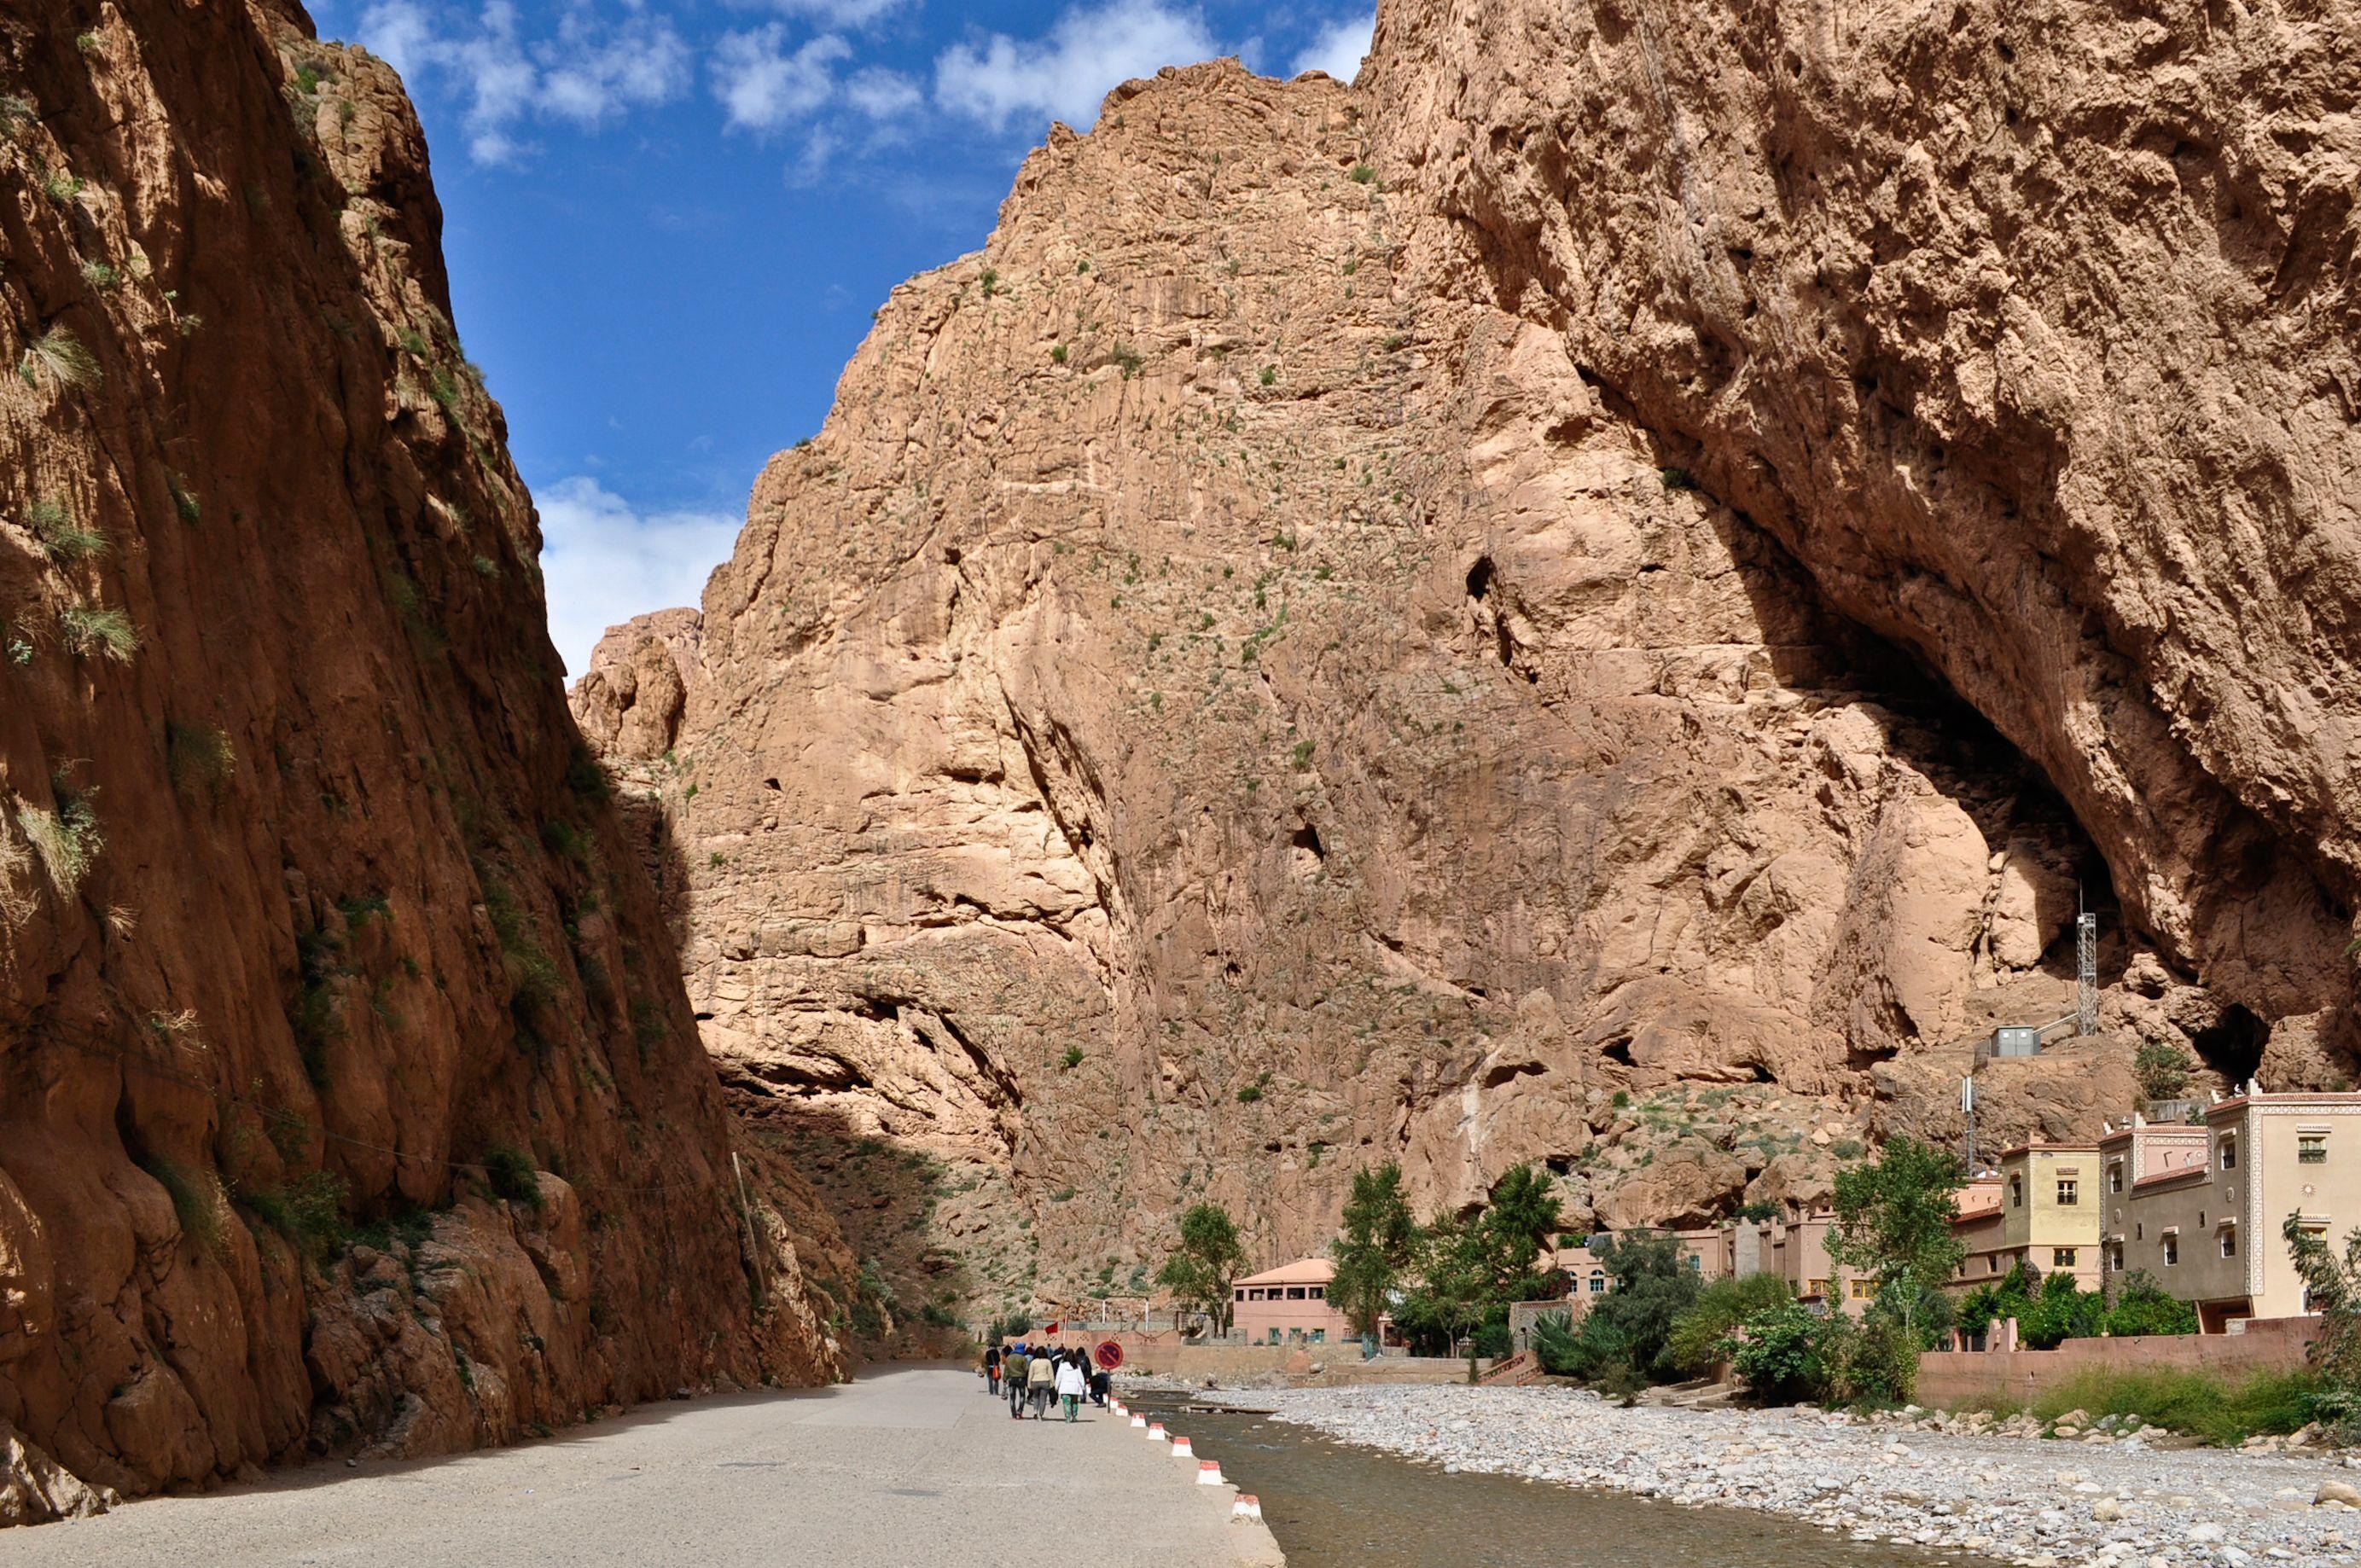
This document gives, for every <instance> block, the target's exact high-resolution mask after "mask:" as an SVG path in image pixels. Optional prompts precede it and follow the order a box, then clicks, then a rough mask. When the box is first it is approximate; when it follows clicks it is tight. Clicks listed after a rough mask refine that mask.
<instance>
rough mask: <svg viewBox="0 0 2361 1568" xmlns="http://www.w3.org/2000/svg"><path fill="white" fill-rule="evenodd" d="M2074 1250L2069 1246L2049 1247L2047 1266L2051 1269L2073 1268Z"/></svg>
mask: <svg viewBox="0 0 2361 1568" xmlns="http://www.w3.org/2000/svg"><path fill="white" fill-rule="evenodd" d="M2074 1250H2075V1249H2074V1248H2072V1247H2070V1246H2054V1247H2051V1248H2050V1249H2049V1266H2050V1267H2052V1268H2071V1267H2073V1266H2074Z"/></svg>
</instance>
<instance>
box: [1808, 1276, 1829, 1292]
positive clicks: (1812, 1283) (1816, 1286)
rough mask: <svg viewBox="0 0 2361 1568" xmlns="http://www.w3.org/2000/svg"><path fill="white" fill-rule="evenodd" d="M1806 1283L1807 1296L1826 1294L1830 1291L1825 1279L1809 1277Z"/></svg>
mask: <svg viewBox="0 0 2361 1568" xmlns="http://www.w3.org/2000/svg"><path fill="white" fill-rule="evenodd" d="M1804 1284H1805V1289H1804V1294H1805V1295H1806V1296H1825V1295H1827V1294H1828V1281H1827V1280H1825V1279H1808V1280H1806V1281H1805V1282H1804Z"/></svg>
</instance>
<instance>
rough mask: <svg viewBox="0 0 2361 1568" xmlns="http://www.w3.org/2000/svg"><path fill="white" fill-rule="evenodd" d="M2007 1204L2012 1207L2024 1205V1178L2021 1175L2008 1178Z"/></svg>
mask: <svg viewBox="0 0 2361 1568" xmlns="http://www.w3.org/2000/svg"><path fill="white" fill-rule="evenodd" d="M2008 1206H2009V1207H2010V1208H2012V1209H2022V1208H2024V1207H2025V1178H2023V1177H2022V1176H2012V1177H2010V1178H2009V1179H2008Z"/></svg>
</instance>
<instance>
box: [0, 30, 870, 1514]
mask: <svg viewBox="0 0 2361 1568" xmlns="http://www.w3.org/2000/svg"><path fill="white" fill-rule="evenodd" d="M36 9H37V10H38V8H36ZM55 22H56V18H55V17H54V16H49V15H46V14H41V15H35V14H30V13H27V12H26V11H25V10H23V9H21V8H20V9H18V10H16V11H14V12H11V13H5V14H0V53H4V54H5V63H0V93H5V94H6V96H5V101H4V102H0V121H5V124H0V233H5V251H6V254H7V257H8V266H7V268H6V269H5V275H0V340H4V341H0V348H5V355H6V358H7V361H8V364H9V365H10V367H13V368H14V369H15V370H16V374H14V375H10V376H8V377H6V378H5V384H0V451H5V461H0V649H5V660H0V686H5V695H0V1455H5V1456H7V1457H6V1464H5V1470H0V1522H9V1521H11V1520H16V1519H38V1518H42V1517H46V1516H47V1515H49V1514H51V1513H54V1512H57V1511H60V1510H65V1509H71V1508H73V1507H76V1506H79V1503H80V1502H83V1501H87V1498H86V1497H84V1495H83V1494H81V1493H78V1492H77V1491H76V1490H75V1488H74V1486H73V1485H72V1484H71V1477H74V1476H78V1477H80V1478H81V1480H82V1482H86V1483H89V1484H90V1485H91V1486H97V1487H107V1488H113V1489H115V1490H116V1491H119V1492H126V1493H130V1492H141V1491H147V1490H150V1489H153V1488H155V1487H158V1486H163V1485H166V1484H168V1483H184V1482H194V1483H202V1482H204V1481H208V1480H211V1479H214V1478H218V1477H222V1476H226V1475H233V1474H238V1473H241V1472H243V1471H245V1470H246V1469H247V1467H249V1466H252V1465H254V1464H259V1463H262V1462H266V1461H269V1460H272V1459H278V1458H286V1457H292V1456H300V1455H302V1454H304V1453H317V1452H330V1451H335V1452H341V1451H347V1450H350V1449H353V1448H356V1447H362V1446H368V1445H375V1446H376V1447H378V1448H379V1450H381V1451H386V1452H396V1453H432V1452H438V1451H444V1450H448V1449H452V1448H457V1447H463V1446H467V1445H468V1444H471V1443H478V1442H490V1441H499V1440H502V1439H506V1438H511V1437H514V1436H516V1435H519V1434H520V1433H522V1432H524V1431H528V1430H530V1429H532V1428H533V1427H535V1426H537V1425H542V1424H548V1425H555V1424H557V1423H560V1422H565V1421H568V1420H575V1419H577V1418H579V1417H580V1416H581V1415H582V1413H583V1412H584V1411H585V1410H586V1409H589V1408H593V1407H596V1406H598V1405H599V1404H601V1403H604V1402H608V1401H612V1400H622V1399H632V1398H645V1397H648V1396H651V1395H655V1394H660V1393H664V1392H667V1391H669V1390H670V1389H672V1388H674V1387H678V1386H680V1385H682V1384H687V1383H703V1382H708V1381H711V1380H713V1379H716V1378H720V1377H725V1376H726V1377H734V1378H738V1379H741V1380H745V1379H752V1378H755V1377H760V1376H783V1377H799V1378H806V1379H810V1378H818V1377H824V1376H829V1375H830V1374H831V1373H832V1372H833V1371H835V1370H836V1368H837V1366H838V1365H839V1363H838V1360H837V1352H836V1349H835V1345H834V1342H833V1340H832V1339H831V1338H830V1337H829V1333H828V1332H827V1331H826V1330H825V1328H824V1327H823V1326H822V1325H821V1322H820V1321H819V1320H820V1318H821V1317H822V1316H824V1315H825V1311H826V1309H825V1307H824V1306H821V1307H815V1306H814V1305H813V1303H812V1302H811V1301H810V1300H807V1299H806V1298H805V1296H804V1294H803V1288H802V1284H801V1280H800V1277H799V1273H798V1271H797V1270H795V1269H792V1268H790V1269H787V1270H785V1271H782V1270H780V1269H778V1268H776V1267H774V1268H773V1269H772V1270H771V1271H770V1277H771V1280H772V1283H773V1286H774V1292H773V1295H772V1297H771V1298H770V1299H769V1300H768V1301H767V1302H766V1303H765V1305H764V1310H763V1312H762V1314H761V1315H760V1316H759V1317H757V1316H755V1315H754V1314H753V1312H752V1308H751V1303H752V1300H753V1299H754V1297H755V1294H756V1291H755V1289H754V1288H753V1287H752V1284H751V1283H750V1280H749V1277H748V1273H747V1265H748V1256H747V1253H748V1247H747V1245H746V1244H745V1243H744V1242H742V1241H741V1237H742V1236H744V1235H745V1234H747V1232H746V1227H745V1222H744V1221H743V1220H741V1214H740V1212H739V1208H738V1204H737V1200H736V1197H735V1191H736V1189H735V1186H734V1183H733V1181H732V1179H731V1176H730V1165H729V1156H730V1134H729V1130H728V1127H727V1124H726V1122H725V1118H724V1116H723V1113H722V1107H721V1100H720V1096H719V1092H718V1090H717V1087H716V1085H715V1082H714V1078H713V1074H712V1071H711V1069H710V1068H709V1066H708V1064H707V1062H706V1060H705V1058H703V1057H702V1056H701V1054H700V1053H699V1052H698V1051H697V1046H696V1037H695V1033H694V1029H693V1025H692V1023H691V1020H690V1017H689V1015H688V1010H687V1008H686V1003H685V1001H684V998H683V996H682V994H681V990H680V986H679V983H678V980H677V975H678V969H679V966H678V959H677V957H676V952H675V946H674V943H673V940H672V938H671V937H670V935H669V934H668V933H667V931H666V930H665V929H664V926H663V924H662V922H661V920H660V919H659V918H658V916H657V913H656V908H655V905H654V902H653V897H652V895H651V893H650V891H649V889H648V887H647V885H646V882H645V879H644V877H643V876H642V873H641V872H640V870H639V866H638V861H637V858H636V856H635V855H634V854H633V852H632V850H631V845H630V843H629V840H628V839H627V838H626V837H625V836H624V833H623V831H622V828H620V824H619V822H618V820H617V818H616V816H615V814H614V812H613V809H612V806H611V805H610V802H609V798H608V792H607V787H606V784H605V781H604V779H603V777H602V775H601V774H600V773H599V771H598V768H597V766H596V765H595V763H594V762H593V761H592V759H591V757H590V755H589V753H588V751H587V750H586V749H585V748H584V747H583V745H582V744H581V742H580V740H579V739H578V738H577V734H576V732H575V729H574V728H573V725H572V723H571V722H570V720H569V718H568V717H567V715H566V709H565V707H564V702H563V697H562V693H561V690H560V686H559V682H558V676H557V669H558V666H557V662H556V659H555V655H554V653H553V652H552V651H551V649H550V646H549V643H548V641H547V639H546V636H545V634H544V631H543V630H542V626H543V620H544V617H543V613H542V604H541V591H540V587H539V573H538V568H537V566H536V564H535V556H536V554H537V552H538V547H539V534H538V529H537V525H536V521H535V519H534V515H533V509H532V505H531V502H530V500H529V499H528V497H527V496H526V494H525V492H524V489H523V487H522V484H521V483H520V482H519V480H518V479H517V477H516V474H515V472H514V470H513V469H512V468H511V466H510V464H509V462H508V459H507V457H506V455H505V453H504V451H503V449H502V440H503V433H504V432H503V423H502V420H501V415H500V409H499V407H498V405H497V404H495V403H494V402H493V401H492V400H490V399H489V397H488V396H487V395H486V393H485V392H484V390H483V389H482V387H481V385H480V383H479V381H478V378H476V376H475V374H474V371H473V368H472V367H470V366H469V365H468V364H467V361H466V359H465V356H464V355H463V353H462V351H461V348H460V345H459V343H458V340H457V338H456V334H455V333H454V330H453V327H452V324H451V322H450V318H449V314H448V308H449V302H448V294H447V290H446V287H445V279H444V275H443V270H442V263H441V259H440V257H439V254H438V249H437V247H438V242H439V229H440V221H441V220H440V214H439V211H438V209H437V207H436V205H435V203H434V194H433V191H432V189H431V187H430V185H429V183H428V180H427V173H426V158H425V150H424V147H423V140H422V138H421V136H420V134H419V129H418V126H417V123H416V121H415V120H414V119H413V118H412V115H411V112H410V109H409V107H408V105H407V104H406V103H405V101H404V100H403V98H402V95H401V91H400V87H399V85H398V83H397V82H395V80H394V78H393V76H392V74H391V72H390V71H388V70H387V69H386V68H385V67H384V66H382V65H381V64H379V63H378V62H377V61H375V60H371V59H369V58H368V56H366V55H364V54H362V53H359V52H358V51H354V50H348V49H336V48H331V47H327V46H324V45H321V44H318V43H316V42H314V41H313V39H312V38H311V37H310V33H309V27H308V25H307V24H306V23H305V22H304V21H303V19H302V16H301V14H300V12H298V11H296V10H295V9H294V7H293V6H292V5H277V4H269V3H257V4H254V5H236V4H233V5H203V6H187V5H176V4H170V3H167V0H122V3H120V4H117V5H111V6H108V7H106V8H104V11H93V12H91V13H90V20H89V30H88V31H86V32H83V33H82V35H81V36H80V37H76V36H75V35H74V33H73V32H72V31H71V30H65V29H60V27H58V26H56V25H55ZM764 1207H765V1212H764V1213H763V1214H762V1215H758V1216H757V1218H758V1221H760V1222H761V1223H771V1222H770V1216H769V1214H768V1207H767V1205H765V1206H764ZM774 1240H775V1237H774ZM822 1251H823V1252H824V1253H825V1252H826V1248H825V1246H823V1248H822ZM828 1257H829V1266H836V1267H840V1268H844V1269H846V1270H847V1271H848V1272H849V1268H850V1259H849V1258H848V1257H845V1256H843V1255H841V1253H840V1250H839V1251H837V1252H835V1253H833V1254H828ZM59 1466H62V1469H63V1471H64V1472H68V1473H71V1475H70V1476H63V1477H61V1476H60V1473H59V1470H58V1467H59Z"/></svg>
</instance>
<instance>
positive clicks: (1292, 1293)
mask: <svg viewBox="0 0 2361 1568" xmlns="http://www.w3.org/2000/svg"><path fill="white" fill-rule="evenodd" d="M1287 1299H1289V1300H1290V1301H1301V1300H1302V1299H1303V1287H1302V1286H1301V1285H1290V1286H1289V1287H1288V1288H1287Z"/></svg>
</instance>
